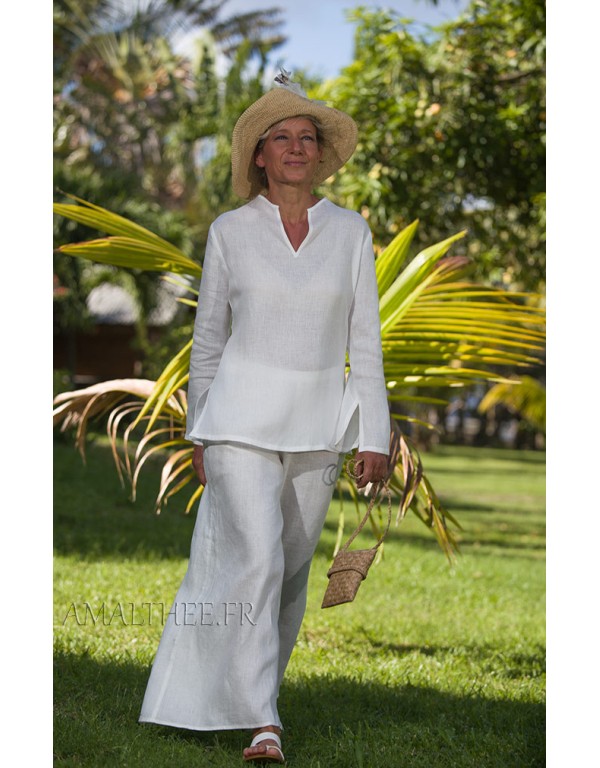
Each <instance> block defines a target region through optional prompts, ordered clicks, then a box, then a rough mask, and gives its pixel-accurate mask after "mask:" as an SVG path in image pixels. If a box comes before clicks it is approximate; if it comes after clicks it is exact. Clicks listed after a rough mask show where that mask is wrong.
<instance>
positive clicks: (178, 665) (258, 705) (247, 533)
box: [140, 442, 343, 730]
mask: <svg viewBox="0 0 600 768" xmlns="http://www.w3.org/2000/svg"><path fill="white" fill-rule="evenodd" d="M342 461H343V455H340V454H338V453H334V452H331V451H308V452H303V453H295V452H294V453H292V452H279V451H272V450H263V449H261V448H255V447H253V446H248V445H242V444H239V443H228V442H218V443H217V442H215V443H207V444H206V446H205V451H204V467H205V471H206V478H207V485H206V488H205V490H204V493H203V494H202V498H201V501H200V507H199V510H198V517H197V520H196V525H195V527H194V534H193V537H192V544H191V553H190V560H189V564H188V569H187V572H186V575H185V577H184V579H183V582H182V584H181V587H180V588H179V591H178V592H177V595H176V597H175V602H174V604H173V606H172V608H171V611H170V612H169V615H168V617H167V620H166V622H165V628H164V630H163V635H162V638H161V641H160V644H159V648H158V651H157V653H156V657H155V659H154V663H153V666H152V671H151V674H150V679H149V682H148V686H147V689H146V695H145V697H144V702H143V705H142V711H141V715H140V721H141V722H152V723H158V724H162V725H172V726H176V727H179V728H188V729H192V730H220V729H226V728H232V729H234V728H259V727H262V726H265V725H279V726H281V720H280V718H279V714H278V712H277V697H278V694H279V686H280V684H281V681H282V678H283V674H284V672H285V669H286V667H287V664H288V661H289V658H290V655H291V653H292V649H293V647H294V643H295V641H296V637H297V635H298V632H299V629H300V625H301V623H302V618H303V616H304V611H305V607H306V591H307V581H308V574H309V570H310V564H311V560H312V557H313V554H314V551H315V548H316V546H317V542H318V540H319V536H320V533H321V529H322V527H323V523H324V520H325V516H326V514H327V510H328V508H329V504H330V502H331V497H332V494H333V490H334V488H335V483H336V480H337V477H338V475H339V472H340V470H341V466H342Z"/></svg>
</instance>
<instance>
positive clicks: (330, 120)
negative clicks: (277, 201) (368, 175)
mask: <svg viewBox="0 0 600 768" xmlns="http://www.w3.org/2000/svg"><path fill="white" fill-rule="evenodd" d="M298 115H306V116H307V117H314V118H315V119H316V120H317V121H318V122H319V124H320V125H321V126H322V128H323V146H322V150H323V151H322V155H321V161H320V163H319V165H318V167H317V170H316V172H315V175H314V178H313V184H314V186H317V185H318V184H320V183H321V182H322V181H324V180H325V179H327V178H329V176H331V175H332V174H333V173H335V172H336V171H337V170H338V169H339V168H341V167H342V165H344V163H345V162H346V161H347V160H348V159H349V158H350V157H351V156H352V154H353V152H354V150H355V149H356V144H357V141H358V128H357V125H356V123H355V122H354V120H353V119H352V118H351V117H350V116H349V115H347V114H346V113H345V112H340V111H339V110H338V109H333V108H332V107H327V106H325V105H324V104H322V103H320V102H317V101H313V100H312V99H308V98H305V97H303V96H300V95H298V94H297V93H294V92H293V91H290V90H288V89H286V88H284V87H278V88H274V89H273V90H271V91H268V92H267V93H265V94H264V96H261V97H260V99H258V100H257V101H255V102H254V104H251V105H250V106H249V107H248V109H246V111H245V112H243V113H242V115H241V116H240V118H239V119H238V121H237V123H236V124H235V128H234V129H233V134H232V137H231V172H232V186H233V191H234V192H235V194H236V195H239V196H240V197H243V198H244V199H248V198H254V197H256V196H257V195H259V194H260V193H261V192H263V191H264V188H265V185H264V176H263V175H262V173H261V172H260V170H259V169H258V167H257V166H256V164H255V162H254V152H255V150H256V145H257V144H258V140H259V138H260V136H262V134H263V133H264V132H265V131H266V130H267V129H268V128H270V127H271V126H272V125H275V123H278V122H279V121H281V120H286V119H287V118H290V117H297V116H298Z"/></svg>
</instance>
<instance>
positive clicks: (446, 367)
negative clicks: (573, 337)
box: [55, 200, 544, 556]
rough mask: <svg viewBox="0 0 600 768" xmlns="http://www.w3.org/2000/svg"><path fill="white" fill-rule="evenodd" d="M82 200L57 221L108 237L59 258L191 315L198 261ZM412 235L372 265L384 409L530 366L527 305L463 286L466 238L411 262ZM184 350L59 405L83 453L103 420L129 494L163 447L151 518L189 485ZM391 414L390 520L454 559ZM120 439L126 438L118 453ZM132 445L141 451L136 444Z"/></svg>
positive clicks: (532, 340)
mask: <svg viewBox="0 0 600 768" xmlns="http://www.w3.org/2000/svg"><path fill="white" fill-rule="evenodd" d="M78 202H79V203H81V204H80V205H64V204H58V205H55V212H56V213H57V214H58V215H60V216H63V217H67V218H69V219H70V220H73V221H78V222H80V223H82V224H86V225H88V226H92V227H94V228H96V229H99V230H103V231H104V232H107V233H108V234H109V237H103V238H99V239H96V240H93V241H89V242H83V243H74V244H66V245H64V246H61V251H62V252H63V253H65V254H68V255H71V256H74V257H81V258H84V259H90V260H93V261H95V262H99V263H102V264H113V265H117V266H120V267H135V268H137V269H141V270H151V271H156V272H159V273H165V272H167V273H169V275H170V276H169V277H168V279H172V280H178V281H180V282H182V284H183V285H185V286H186V287H187V289H188V297H186V298H183V299H182V301H184V302H185V303H187V304H188V305H190V306H195V303H196V296H197V291H196V290H195V283H196V282H197V279H198V277H200V276H201V273H202V269H201V266H200V265H199V264H198V263H197V262H195V261H193V260H192V259H190V258H188V257H187V256H186V255H185V254H184V253H182V252H181V251H180V250H179V249H178V248H176V247H175V246H174V245H172V244H170V243H168V242H167V241H166V240H164V239H162V238H160V237H159V236H157V235H155V234H153V233H152V232H150V231H149V230H147V229H145V228H143V227H140V226H139V225H137V224H134V223H132V222H130V221H128V220H126V219H124V218H122V217H120V216H117V215H115V214H112V213H110V212H108V211H107V210H105V209H103V208H100V207H98V206H94V205H91V204H89V203H86V202H85V201H83V200H79V201H78ZM416 231H417V222H416V221H415V222H413V223H411V224H410V225H409V226H408V227H406V228H405V229H404V230H402V231H401V232H400V233H399V234H398V235H397V236H396V237H395V238H394V239H393V241H392V242H391V243H390V244H389V245H388V246H387V247H386V248H385V249H384V250H383V251H381V252H380V254H379V256H378V258H377V260H376V263H375V266H376V274H377V281H378V286H379V296H380V317H381V333H382V343H383V355H384V373H385V378H386V382H387V387H388V391H389V399H390V403H391V404H392V405H394V404H396V403H398V402H408V403H411V404H414V403H427V402H437V398H432V397H431V395H430V394H429V390H431V388H435V389H439V388H441V387H445V388H448V387H453V388H458V387H466V386H468V385H470V384H472V383H473V382H477V381H493V382H500V381H503V380H505V379H504V376H502V375H500V374H498V372H497V370H498V369H499V368H506V367H507V366H510V367H512V368H513V369H514V368H517V369H518V368H519V367H528V366H531V365H533V364H535V363H536V362H537V361H538V360H539V354H540V353H541V351H542V350H543V341H544V333H543V311H542V310H540V309H538V308H537V307H536V306H532V301H531V299H532V297H530V296H528V295H516V294H511V293H507V292H506V291H501V290H496V289H492V288H486V287H484V286H481V285H478V284H477V283H471V282H469V281H467V280H466V279H465V278H464V272H465V269H466V268H467V266H468V259H466V258H465V257H464V256H447V253H448V251H449V249H450V247H451V246H452V245H453V243H455V242H456V241H457V240H459V239H460V238H461V237H462V236H463V234H464V233H459V234H457V235H455V236H453V237H450V238H446V239H445V240H443V241H441V242H440V243H437V244H435V245H432V246H429V247H427V248H425V249H423V250H422V251H420V253H418V254H417V255H416V256H415V257H414V258H412V259H411V258H410V256H409V253H410V247H411V243H412V241H413V238H414V236H415V234H416ZM533 303H535V302H533ZM191 343H192V342H191V338H190V339H188V340H187V341H186V343H185V344H184V346H183V347H182V349H181V350H180V351H179V352H178V353H177V354H176V355H175V356H174V357H173V359H172V360H171V361H170V362H169V363H168V364H167V366H166V367H165V369H164V371H163V372H162V374H161V375H160V377H159V378H158V380H157V381H156V382H154V381H148V380H141V379H130V380H125V381H112V382H103V383H101V384H98V385H96V386H93V387H89V388H87V389H84V390H78V391H76V392H66V393H63V394H61V395H58V396H57V398H56V399H55V405H56V408H55V422H56V423H57V424H61V425H62V428H63V429H67V428H69V427H74V428H75V429H76V440H77V445H78V446H79V449H80V450H81V451H82V452H83V450H84V447H85V437H86V432H87V428H88V424H89V422H90V420H91V419H93V418H95V417H96V418H98V417H100V416H108V422H107V428H108V433H109V436H110V438H111V444H112V447H113V454H114V457H115V462H116V465H117V468H118V470H119V473H120V475H121V477H122V478H123V479H125V478H127V479H128V480H129V482H130V484H131V488H132V491H133V493H134V494H135V487H136V484H137V482H138V480H139V476H140V471H141V469H142V468H143V466H144V464H145V463H146V461H147V460H148V458H149V457H150V456H152V455H155V454H157V453H158V452H162V451H164V450H165V449H167V450H168V455H167V458H166V460H165V463H164V466H163V470H162V475H161V486H160V491H159V495H158V499H157V508H158V509H160V508H161V507H162V506H163V505H164V504H165V503H166V502H167V501H168V500H169V499H170V498H171V497H173V496H174V495H175V494H177V493H179V492H180V491H182V490H183V489H184V488H185V487H186V486H187V485H188V484H189V483H190V482H191V481H193V480H194V474H193V471H192V468H191V458H192V446H191V444H190V443H188V442H187V441H186V440H185V439H184V422H185V415H186V407H187V401H186V395H185V390H184V387H185V385H186V383H187V377H188V369H189V358H190V349H191ZM415 390H416V393H415ZM393 413H394V416H395V419H394V420H393V422H392V424H393V431H392V449H393V450H392V453H393V456H394V458H393V461H392V475H391V479H390V485H391V487H392V488H393V489H394V490H396V491H397V492H398V494H399V495H400V505H399V510H398V519H401V518H402V517H403V516H404V515H405V514H406V512H407V511H408V510H409V509H410V510H411V511H412V512H414V513H415V514H416V515H417V516H418V517H419V519H421V520H422V521H423V522H424V523H425V524H426V525H427V526H428V527H429V528H430V529H431V530H432V531H433V533H434V534H435V535H436V537H437V539H438V542H439V543H440V546H441V547H442V548H443V549H444V551H445V552H446V553H447V554H448V555H449V556H450V555H451V553H452V552H453V550H454V548H455V546H456V540H455V537H454V534H453V532H452V530H451V527H450V526H449V525H448V522H452V521H453V517H452V516H451V515H450V514H449V513H448V512H447V511H446V510H445V509H444V508H443V506H442V504H441V503H440V501H439V499H438V497H437V495H436V493H435V490H434V489H433V487H432V485H431V483H430V482H429V481H428V479H427V477H426V475H425V473H424V471H423V466H422V463H421V459H420V457H419V454H418V452H417V451H416V450H415V449H414V447H413V446H411V444H410V443H409V441H408V440H406V438H405V437H404V436H403V435H402V433H401V431H400V429H399V427H398V420H402V419H405V418H407V417H406V416H403V415H402V414H398V413H396V412H395V411H393ZM136 430H137V431H136ZM140 432H141V434H140ZM119 437H122V440H123V451H122V452H120V450H119V445H120V441H119V439H118V438H119ZM133 443H137V445H135V447H132V446H133ZM342 482H344V481H342ZM348 488H349V489H350V490H351V489H352V488H353V486H352V485H348ZM201 492H202V488H201V487H196V489H195V490H193V491H192V493H191V495H190V497H189V500H188V502H187V505H186V510H187V511H189V510H190V509H191V507H192V506H193V504H194V503H195V502H196V501H197V500H198V497H199V495H200V493H201ZM340 536H341V531H340Z"/></svg>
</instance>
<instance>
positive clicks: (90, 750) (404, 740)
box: [54, 654, 545, 768]
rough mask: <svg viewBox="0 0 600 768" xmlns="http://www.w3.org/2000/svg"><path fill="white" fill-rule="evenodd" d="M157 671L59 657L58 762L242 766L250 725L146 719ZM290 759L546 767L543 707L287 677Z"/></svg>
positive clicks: (298, 764) (331, 764) (283, 709)
mask: <svg viewBox="0 0 600 768" xmlns="http://www.w3.org/2000/svg"><path fill="white" fill-rule="evenodd" d="M148 672H149V670H148V669H145V668H143V667H140V666H139V665H136V664H134V663H132V662H121V663H117V662H113V663H108V662H103V663H100V662H99V661H97V660H95V659H93V658H91V657H90V656H75V655H69V654H59V655H58V656H57V657H56V662H55V726H54V737H55V765H62V766H67V765H69V766H70V765H73V766H75V765H77V766H106V765H109V766H112V765H115V766H117V765H127V766H129V768H135V767H136V766H144V768H153V766H158V765H161V766H164V765H177V764H184V765H195V766H203V765H211V766H223V767H225V766H229V765H240V766H241V765H242V764H243V763H242V761H241V750H242V749H243V747H244V746H247V744H248V733H247V732H244V731H221V732H218V733H202V732H194V731H187V730H179V729H173V728H167V727H164V726H154V725H149V724H139V723H138V722H137V718H138V714H139V710H140V706H141V702H142V698H143V694H144V690H145V686H146V682H147V679H148ZM280 713H281V716H282V720H283V722H284V724H285V726H286V730H285V731H284V739H285V751H286V757H287V759H288V761H289V764H290V765H291V766H294V768H303V766H306V767H307V768H308V767H309V766H312V767H314V768H316V766H322V768H325V766H328V768H350V767H351V766H365V767H369V768H379V767H381V768H394V766H405V767H406V768H421V766H423V767H424V766H428V767H429V768H436V766H437V767H438V768H449V767H450V766H451V767H452V768H463V767H464V768H466V767H467V766H478V768H507V767H510V768H519V767H521V766H523V767H525V766H531V767H533V766H542V765H544V740H545V737H544V723H545V709H544V706H543V705H542V704H537V703H527V702H509V701H498V700H490V699H487V698H485V697H484V696H482V695H480V694H479V693H476V692H472V693H469V694H465V695H463V696H455V695H451V694H448V693H445V692H442V691H439V690H436V689H433V688H423V687H415V686H412V685H403V686H398V687H386V686H383V685H381V684H375V683H369V682H358V681H353V680H350V679H347V678H345V677H343V675H342V674H341V673H340V674H339V675H338V676H336V677H309V678H305V679H302V680H299V681H296V680H294V681H291V682H288V683H284V685H283V688H282V692H281V696H280Z"/></svg>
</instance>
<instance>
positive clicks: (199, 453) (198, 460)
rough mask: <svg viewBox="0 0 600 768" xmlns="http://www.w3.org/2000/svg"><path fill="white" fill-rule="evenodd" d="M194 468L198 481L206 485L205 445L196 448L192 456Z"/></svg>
mask: <svg viewBox="0 0 600 768" xmlns="http://www.w3.org/2000/svg"><path fill="white" fill-rule="evenodd" d="M192 466H193V467H194V471H195V473H196V475H197V476H198V480H200V482H201V483H202V485H206V474H205V473H204V446H203V445H195V446H194V455H193V456H192Z"/></svg>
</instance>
